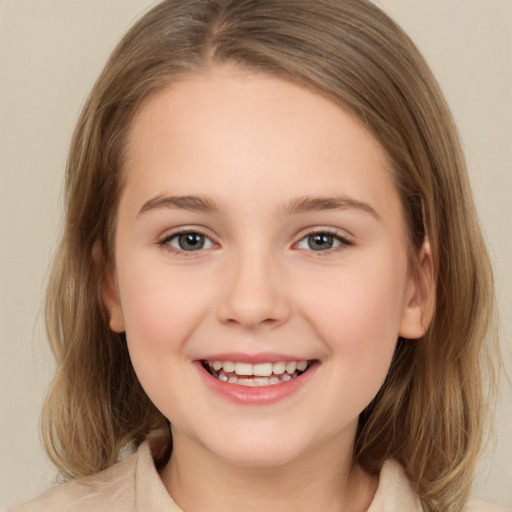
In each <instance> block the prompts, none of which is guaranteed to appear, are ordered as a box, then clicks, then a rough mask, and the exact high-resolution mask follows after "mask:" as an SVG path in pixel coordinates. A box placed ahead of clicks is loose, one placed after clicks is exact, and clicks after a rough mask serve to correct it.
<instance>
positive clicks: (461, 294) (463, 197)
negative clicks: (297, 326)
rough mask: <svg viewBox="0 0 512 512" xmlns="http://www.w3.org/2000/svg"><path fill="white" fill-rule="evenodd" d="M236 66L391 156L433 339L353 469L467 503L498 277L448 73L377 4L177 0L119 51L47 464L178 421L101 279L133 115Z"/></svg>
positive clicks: (76, 255)
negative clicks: (326, 102) (314, 100)
mask: <svg viewBox="0 0 512 512" xmlns="http://www.w3.org/2000/svg"><path fill="white" fill-rule="evenodd" d="M227 62H229V63H232V64H235V65H238V66H240V67H242V68H244V69H247V70H253V71H255V72H260V73H267V74H270V75H273V76H277V77H280V78H282V79H284V80H288V81H291V82H294V83H296V84H299V85H301V86H303V87H305V88H308V89H310V90H313V91H315V92H317V93H320V94H323V95H324V96H325V97H327V98H328V99H330V100H331V101H332V102H333V104H336V105H339V106H340V107H342V108H344V109H346V110H348V111H350V112H352V113H353V114H354V115H355V116H357V118H358V119H359V120H360V121H361V122H362V123H363V124H364V126H365V127H366V128H367V129H368V130H369V131H370V132H371V133H372V134H373V135H374V136H375V137H376V138H377V139H378V140H379V142H380V143H381V145H382V147H383V148H384V149H385V151H386V153H387V155H388V157H389V160H390V162H391V163H392V177H393V180H394V183H395V185H396V187H397V190H398V192H399V194H400V197H401V201H402V205H403V211H404V217H405V222H406V227H407V237H408V242H409V247H410V251H409V252H410V254H409V258H410V261H411V265H412V267H413V268H414V265H415V264H416V263H417V261H416V260H415V256H416V255H417V253H418V250H419V248H420V247H421V246H422V244H423V242H424V240H425V237H427V236H428V240H429V242H430V246H431V249H432V258H433V262H434V274H435V286H436V296H435V312H434V317H433V320H432V323H431V325H430V327H429V329H428V331H427V332H426V334H425V336H423V337H422V338H421V339H418V340H399V342H398V344H397V347H396V351H395V355H394V359H393V362H392V364H391V368H390V370H389V374H388V377H387V379H386V381H385V383H384V385H383V387H382V389H381V390H380V392H379V393H378V395H377V397H376V398H375V399H374V400H373V402H372V403H371V404H370V405H369V406H368V408H367V409H366V410H365V411H364V412H363V413H362V414H361V416H360V420H359V428H358V433H357V438H356V445H355V452H354V458H355V461H357V463H359V464H360V465H361V466H362V467H363V468H364V469H365V470H366V471H368V472H370V473H372V474H377V473H378V471H379V470H380V468H381V466H382V464H383V462H384V461H385V460H386V459H388V458H394V459H396V460H397V461H399V462H400V463H401V464H402V466H403V467H404V469H405V472H406V474H407V476H408V478H409V480H410V482H411V484H412V486H413V488H414V489H415V491H416V492H417V493H418V495H419V497H420V499H421V502H422V504H423V507H424V509H425V510H430V511H442V510H443V511H445V510H448V506H449V509H450V510H453V511H459V510H461V509H462V506H463V504H464V503H465V501H466V499H467V496H468V493H469V489H470V485H471V480H472V475H473V470H474V466H475V463H476V459H477V456H478V454H479V449H480V444H481V438H482V432H483V428H484V420H483V418H484V415H483V414H482V411H483V405H484V403H485V396H484V393H483V386H482V373H481V369H482V361H485V360H486V359H485V357H484V356H485V354H486V350H487V348H486V347H488V346H489V345H488V344H485V343H484V340H485V339H486V336H488V332H489V325H490V324H491V322H492V319H493V307H494V292H493V280H492V274H491V268H490V264H489V260H488V256H487V252H486V248H485V244H484V241H483V239H482V235H481V231H480V228H479V225H478V220H477V217H476V213H475V208H474V204H473V199H472V195H471V190H470V186H469V183H468V177H467V172H466V166H465V162H464V156H463V153H462V151H461V147H460V143H459V140H458V134H457V130H456V128H455V125H454V123H453V120H452V117H451V115H450V112H449V109H448V107H447V105H446V103H445V100H444V98H443V96H442V94H441V92H440V89H439V87H438V85H437V83H436V80H435V79H434V77H433V75H432V73H431V71H430V70H429V68H428V66H427V64H426V63H425V61H424V59H423V58H422V56H421V55H420V53H419V52H418V50H417V49H416V47H415V46H414V44H413V43H412V42H411V40H410V39H409V38H408V36H407V35H406V34H405V33H404V32H403V31H402V30H401V29H400V28H399V27H398V26H397V25H396V24H395V23H394V22H393V21H392V20H391V19H390V18H389V17H388V16H386V15H385V14H384V13H383V12H382V11H381V10H379V9H378V8H377V7H376V6H375V5H373V4H372V3H370V2H369V1H367V0H316V1H315V2H311V1H309V0H179V1H178V0H167V1H164V2H162V3H160V4H158V5H157V6H156V7H154V8H153V9H152V10H151V11H149V12H148V13H147V14H146V15H145V16H144V17H143V18H141V20H139V21H138V22H137V23H136V24H135V25H134V26H133V27H132V28H131V29H130V30H129V32H128V33H127V34H126V36H125V37H124V39H123V40H122V41H121V42H120V44H119V45H118V46H117V48H116V49H115V50H114V52H113V54H112V55H111V57H110V59H109V61H108V62H107V64H106V66H105V68H104V70H103V72H102V73H101V75H100V77H99V78H98V80H97V82H96V84H95V85H94V88H93V89H92V91H91V93H90V96H89V98H88V100H87V102H86V104H85V106H84V109H83V111H82V113H81V116H80V118H79V120H78V123H77V127H76V130H75V133H74V136H73V140H72V144H71V150H70V154H69V159H68V164H67V173H66V221H65V227H64V232H63V235H62V240H61V244H60V246H59V248H58V250H57V253H56V256H55V261H54V266H53V272H52V275H51V278H50V284H49V288H48V295H47V310H46V319H47V328H48V335H49V339H50V342H51V345H52V349H53V352H54V355H55V358H56V360H57V372H56V376H55V379H54V381H53V384H52V387H51V390H50V392H49V394H48V397H47V400H46V403H45V406H44V410H43V421H42V428H43V436H44V440H45V446H46V448H47V451H48V453H49V455H50V457H51V458H52V460H53V461H54V463H55V464H56V465H57V466H58V468H59V469H60V471H61V473H62V475H63V476H64V477H67V478H69V477H76V476H83V475H87V474H91V473H94V472H96V471H98V470H101V469H104V468H106V467H108V466H110V465H112V464H113V463H114V462H115V461H116V460H117V458H118V457H119V454H120V452H121V451H122V449H123V448H126V447H127V446H132V447H135V446H137V445H138V444H140V443H141V442H142V440H143V439H144V438H145V437H146V436H147V435H148V434H149V433H150V432H153V431H155V430H157V429H160V428H164V429H165V427H166V425H167V420H166V419H165V418H164V417H163V415H162V414H161V413H160V412H159V411H158V410H157V409H156V408H155V406H154V405H153V404H152V403H151V401H150V400H149V398H148V397H147V396H146V394H145V393H144V391H143V390H142V388H141V386H140V384H139V382H138V380H137V378H136V375H135V372H134V370H133V368H132V365H131V362H130V358H129V354H128V350H127V347H126V343H125V339H124V336H123V335H118V334H115V333H112V332H111V331H110V330H109V328H108V318H107V317H108V315H107V312H106V310H105V307H104V305H103V303H102V299H101V283H102V280H103V279H104V278H105V271H106V269H107V268H108V266H109V265H113V258H114V255H113V250H112V247H113V239H114V236H115V223H116V210H117V205H118V201H119V196H120V193H121V191H122V188H123V159H124V155H125V149H126V143H127V133H128V131H129V128H130V124H131V121H132V119H133V117H134V115H135V114H136V113H137V111H138V110H139V109H140V108H141V105H143V104H144V102H146V101H147V100H148V98H150V97H151V96H152V95H154V94H155V93H156V92H158V91H160V90H162V89H163V88H165V87H168V86H169V85H170V84H172V83H173V82H174V81H176V80H179V79H180V78H183V77H185V76H187V75H190V74H191V73H201V72H202V71H204V70H206V69H208V67H211V66H214V65H216V64H220V63H227ZM98 247H99V248H101V251H100V252H101V254H102V258H103V264H98V258H97V257H95V253H98V251H97V249H98ZM170 443H171V440H170V438H168V440H167V455H168V452H169V450H170ZM162 457H165V454H162Z"/></svg>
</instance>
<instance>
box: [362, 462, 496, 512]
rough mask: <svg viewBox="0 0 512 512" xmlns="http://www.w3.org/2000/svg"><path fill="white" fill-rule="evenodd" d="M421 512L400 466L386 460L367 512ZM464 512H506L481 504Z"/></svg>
mask: <svg viewBox="0 0 512 512" xmlns="http://www.w3.org/2000/svg"><path fill="white" fill-rule="evenodd" d="M399 510H400V511H401V510H407V511H408V512H423V507H422V506H421V502H420V500H419V498H418V496H417V495H416V493H415V492H414V491H413V489H412V487H411V485H410V483H409V480H408V478H407V476H406V474H405V472H404V470H403V468H402V466H401V465H400V464H399V463H398V462H396V461H394V460H388V461H386V462H385V464H384V465H383V467H382V469H381V472H380V476H379V487H378V489H377V492H376V494H375V498H374V501H373V503H372V504H371V506H370V508H369V509H368V512H391V511H392V512H395V511H399ZM464 512H506V511H505V510H503V509H501V508H499V507H496V506H495V505H491V504H488V503H483V502H479V501H478V502H477V501H474V502H470V503H468V504H467V505H466V507H465V508H464Z"/></svg>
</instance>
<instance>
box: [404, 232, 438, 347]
mask: <svg viewBox="0 0 512 512" xmlns="http://www.w3.org/2000/svg"><path fill="white" fill-rule="evenodd" d="M435 291H436V286H435V280H434V264H433V261H432V250H431V248H430V243H429V241H428V239H425V242H424V243H423V246H422V247H421V249H420V252H419V254H418V266H417V268H416V269H415V271H414V272H411V276H410V277H409V282H408V284H407V290H406V296H405V303H404V310H403V312H402V319H401V322H400V329H399V332H398V335H399V336H400V337H401V338H406V339H417V338H421V337H422V336H423V335H424V334H425V332H426V331H427V329H428V326H429V325H430V322H431V321H432V316H433V314H434V306H435Z"/></svg>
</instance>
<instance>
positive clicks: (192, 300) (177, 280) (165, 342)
mask: <svg viewBox="0 0 512 512" xmlns="http://www.w3.org/2000/svg"><path fill="white" fill-rule="evenodd" d="M125 268H126V269H127V271H126V272H125V273H124V274H123V273H121V274H120V275H119V276H118V280H119V288H120V290H121V294H120V299H121V306H122V310H123V316H124V323H125V329H126V337H127V342H128V347H129V349H130V355H131V357H132V361H133V364H134V366H135V368H136V370H137V371H138V373H139V370H140V371H142V370H143V367H147V369H148V370H147V373H149V372H150V368H151V367H154V368H155V370H156V371H157V369H158V368H159V367H162V368H166V367H168V366H169V364H172V362H173V360H175V359H176V357H177V356H179V355H180V354H182V353H183V350H184V346H185V345H186V343H187V340H188V339H189V338H190V336H191V335H192V334H193V332H194V330H195V329H196V328H197V325H198V324H200V322H201V319H202V318H203V316H204V312H205V308H206V305H207V303H208V299H207V294H208V293H207V290H205V289H202V288H201V287H199V286H197V282H196V280H194V279H193V278H192V279H190V276H187V277H185V273H183V272H171V271H170V269H167V268H165V267H164V268H162V267H161V266H160V268H158V267H156V266H155V265H154V264H153V265H150V264H144V263H142V264H140V265H127V266H125ZM137 268H140V269H143V270H142V271H137V270H136V269H137ZM141 380H142V379H141Z"/></svg>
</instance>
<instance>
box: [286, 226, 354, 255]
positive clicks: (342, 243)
mask: <svg viewBox="0 0 512 512" xmlns="http://www.w3.org/2000/svg"><path fill="white" fill-rule="evenodd" d="M315 235H327V236H328V237H332V239H333V240H334V241H335V242H338V245H337V246H335V247H332V248H329V249H325V250H316V251H315V250H314V249H311V248H309V249H305V250H306V251H308V252H312V253H314V254H315V255H318V256H326V255H328V254H333V253H336V252H338V251H340V250H341V251H342V250H344V249H346V248H347V247H350V246H352V245H354V244H353V242H352V241H351V240H349V239H348V238H347V237H346V236H342V235H340V233H339V232H337V231H335V230H330V229H318V228H313V229H311V230H310V231H308V232H306V233H305V234H304V235H303V236H302V238H301V239H300V240H299V241H298V242H296V243H295V244H294V247H297V248H298V249H301V248H300V247H299V244H300V243H301V242H303V241H307V239H308V238H310V237H312V236H315ZM306 243H307V242H306Z"/></svg>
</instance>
